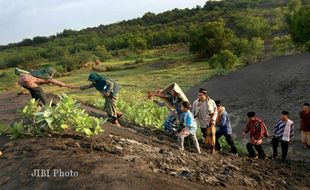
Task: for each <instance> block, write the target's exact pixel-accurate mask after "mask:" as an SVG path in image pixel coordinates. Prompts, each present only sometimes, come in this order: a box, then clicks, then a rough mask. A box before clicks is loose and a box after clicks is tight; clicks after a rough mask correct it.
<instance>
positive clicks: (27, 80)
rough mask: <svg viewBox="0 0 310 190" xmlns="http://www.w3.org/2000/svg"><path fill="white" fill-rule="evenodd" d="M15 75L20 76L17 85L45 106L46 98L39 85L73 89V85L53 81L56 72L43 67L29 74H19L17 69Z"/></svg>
mask: <svg viewBox="0 0 310 190" xmlns="http://www.w3.org/2000/svg"><path fill="white" fill-rule="evenodd" d="M22 71H23V70H22ZM15 73H16V74H17V75H20V78H19V80H18V84H19V85H20V86H22V87H24V88H25V89H27V90H28V91H29V92H30V94H31V97H32V98H34V99H35V100H36V101H38V102H40V104H42V105H45V104H46V96H45V94H44V92H43V90H42V88H41V87H40V85H43V84H54V85H57V86H59V87H68V88H74V86H73V85H69V84H65V83H63V82H61V81H58V80H56V79H53V77H54V75H55V73H56V70H55V69H53V68H51V67H45V68H41V69H39V70H35V71H31V72H25V71H23V72H19V69H16V72H15Z"/></svg>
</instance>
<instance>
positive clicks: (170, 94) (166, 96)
mask: <svg viewBox="0 0 310 190" xmlns="http://www.w3.org/2000/svg"><path fill="white" fill-rule="evenodd" d="M152 96H157V97H159V98H161V99H162V100H163V101H164V102H159V101H157V100H154V102H155V103H156V104H158V105H159V106H164V105H166V106H167V107H168V109H169V111H170V114H169V115H168V117H167V118H166V119H165V121H164V130H165V131H166V132H167V133H174V132H175V131H176V130H177V128H178V123H179V118H180V115H181V114H182V112H181V103H182V101H187V102H188V99H187V98H186V96H185V95H184V93H183V92H182V90H181V88H180V87H179V86H178V84H177V83H172V84H170V85H168V86H167V87H166V88H164V89H163V90H161V91H158V92H157V93H156V94H152V93H150V92H149V98H152Z"/></svg>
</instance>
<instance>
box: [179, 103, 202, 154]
mask: <svg viewBox="0 0 310 190" xmlns="http://www.w3.org/2000/svg"><path fill="white" fill-rule="evenodd" d="M189 109H190V103H189V102H182V103H181V112H182V114H181V118H180V130H181V131H180V133H179V135H178V147H179V149H180V150H184V138H185V137H188V136H190V138H191V139H192V141H193V142H194V144H195V147H196V150H197V152H198V153H201V152H200V147H199V144H198V140H197V136H196V132H197V124H196V121H195V119H194V117H193V114H192V113H191V112H190V111H189Z"/></svg>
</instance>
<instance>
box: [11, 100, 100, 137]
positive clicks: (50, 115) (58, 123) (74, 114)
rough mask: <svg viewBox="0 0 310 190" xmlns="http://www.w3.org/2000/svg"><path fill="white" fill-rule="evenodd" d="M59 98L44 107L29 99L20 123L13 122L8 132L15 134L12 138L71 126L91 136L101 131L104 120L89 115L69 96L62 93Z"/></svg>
mask: <svg viewBox="0 0 310 190" xmlns="http://www.w3.org/2000/svg"><path fill="white" fill-rule="evenodd" d="M59 98H60V101H59V102H58V103H57V104H56V106H53V104H52V102H51V103H50V104H49V105H46V106H44V107H39V106H38V103H37V102H36V101H35V100H34V99H32V100H30V101H29V102H28V104H27V105H26V106H25V107H24V109H23V110H22V112H21V114H22V118H23V119H22V121H21V123H16V124H14V125H13V126H12V127H11V128H10V130H11V131H9V134H10V133H12V134H15V135H12V136H13V137H14V138H16V137H20V136H22V135H27V136H42V135H46V134H49V133H60V132H63V131H64V130H66V129H68V128H71V129H73V130H75V131H77V132H80V133H84V134H85V135H86V136H87V137H92V136H93V135H97V134H99V133H100V132H103V129H102V128H101V124H103V123H104V122H106V120H104V119H102V118H101V119H98V118H95V117H91V116H89V115H88V114H87V113H86V112H85V110H83V109H81V108H80V104H79V103H77V101H76V100H74V99H73V98H72V97H70V96H67V95H65V94H64V95H61V96H59ZM23 123H24V124H25V125H23ZM18 134H20V135H18Z"/></svg>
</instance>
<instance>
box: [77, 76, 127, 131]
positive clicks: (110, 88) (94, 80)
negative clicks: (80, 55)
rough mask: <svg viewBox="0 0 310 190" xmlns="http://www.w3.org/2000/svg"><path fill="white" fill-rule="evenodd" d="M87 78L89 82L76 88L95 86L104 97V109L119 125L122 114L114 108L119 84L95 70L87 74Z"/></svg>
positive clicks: (82, 88)
mask: <svg viewBox="0 0 310 190" xmlns="http://www.w3.org/2000/svg"><path fill="white" fill-rule="evenodd" d="M88 80H89V81H90V82H91V84H87V85H83V86H80V87H77V88H80V89H81V90H86V89H90V88H96V89H97V90H98V91H99V92H100V94H101V95H102V96H103V97H104V98H105V104H104V111H106V112H107V113H108V115H109V117H110V118H111V119H112V123H113V124H115V125H117V126H121V125H120V123H119V121H118V119H119V118H120V117H121V116H122V113H121V112H118V111H117V110H116V101H117V98H116V95H117V93H118V92H119V91H120V88H121V86H120V85H118V84H117V83H116V82H115V81H113V80H109V79H106V78H105V77H104V76H102V75H100V74H98V73H96V72H92V73H91V74H90V75H89V76H88Z"/></svg>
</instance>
